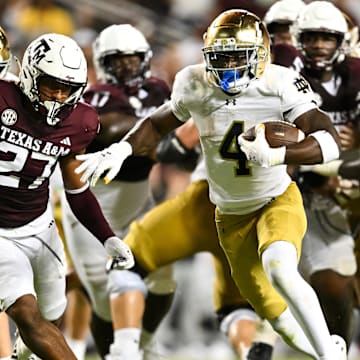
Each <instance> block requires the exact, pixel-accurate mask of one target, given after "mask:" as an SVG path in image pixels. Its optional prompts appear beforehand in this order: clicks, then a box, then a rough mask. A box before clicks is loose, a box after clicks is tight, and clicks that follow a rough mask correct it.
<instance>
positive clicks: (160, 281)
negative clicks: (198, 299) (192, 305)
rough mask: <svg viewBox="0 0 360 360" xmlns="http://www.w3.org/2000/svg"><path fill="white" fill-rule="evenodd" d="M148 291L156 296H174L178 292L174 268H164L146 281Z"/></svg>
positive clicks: (149, 276)
mask: <svg viewBox="0 0 360 360" xmlns="http://www.w3.org/2000/svg"><path fill="white" fill-rule="evenodd" d="M145 284H146V286H147V289H148V290H149V291H150V292H152V293H153V294H156V295H166V294H172V293H174V292H175V290H176V281H175V280H174V278H173V272H172V267H170V266H165V267H162V268H160V269H158V270H156V271H154V272H152V273H151V274H149V275H148V276H147V277H146V279H145Z"/></svg>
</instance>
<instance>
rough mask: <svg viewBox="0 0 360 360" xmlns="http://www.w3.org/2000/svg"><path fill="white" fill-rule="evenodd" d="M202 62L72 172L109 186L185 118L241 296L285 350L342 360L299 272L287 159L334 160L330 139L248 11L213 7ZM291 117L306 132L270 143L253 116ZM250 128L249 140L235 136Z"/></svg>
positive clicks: (303, 87) (308, 97)
mask: <svg viewBox="0 0 360 360" xmlns="http://www.w3.org/2000/svg"><path fill="white" fill-rule="evenodd" d="M204 39H205V40H204V42H205V44H204V48H203V53H204V57H205V63H203V64H197V65H193V66H188V67H186V68H184V69H183V70H181V71H180V72H179V73H178V74H177V76H176V79H175V82H174V86H173V91H172V98H171V101H170V102H168V103H167V104H165V105H163V106H161V107H160V108H159V109H157V110H156V111H155V112H154V113H152V114H151V115H150V116H149V117H146V118H144V119H143V120H141V121H139V122H138V123H137V124H136V125H135V127H134V128H133V129H131V130H130V131H129V133H128V134H127V135H125V137H124V138H123V139H122V141H120V142H118V143H114V144H113V145H111V146H110V147H109V148H107V149H105V150H103V151H101V152H97V153H94V154H86V155H81V156H79V157H78V159H80V160H83V164H82V165H80V166H79V167H78V168H77V169H76V170H75V171H76V172H78V173H82V179H83V181H87V180H88V179H89V178H91V183H92V185H95V183H96V181H97V180H98V178H99V177H100V175H101V174H102V173H103V172H104V171H105V170H107V173H106V176H105V178H104V180H105V182H110V181H111V180H112V179H113V177H114V176H115V175H116V174H117V172H118V171H119V169H120V168H121V166H122V163H123V161H124V159H126V158H127V157H128V156H130V155H131V154H139V153H141V154H146V153H148V152H149V151H151V149H153V148H154V147H155V146H156V145H157V143H158V141H159V139H160V138H161V137H163V136H164V135H165V134H166V133H168V132H169V131H171V130H172V129H174V128H176V127H178V126H180V125H181V124H182V123H183V122H184V121H187V120H188V119H190V118H192V119H193V120H194V122H195V125H196V127H197V129H198V131H199V136H200V142H201V146H202V150H203V154H204V158H205V163H206V169H207V174H208V181H209V188H210V199H211V201H212V202H213V203H215V204H216V212H215V220H216V226H217V231H218V236H219V241H220V243H221V246H222V248H223V249H224V251H225V254H226V256H227V259H228V261H229V264H230V267H231V271H232V276H233V278H234V280H235V282H236V284H237V286H238V288H239V290H240V291H241V293H242V295H243V296H244V297H245V298H246V299H247V300H248V301H249V302H250V304H251V305H252V306H253V307H254V309H255V311H256V312H257V313H258V315H259V316H261V317H263V318H266V319H268V320H269V322H270V323H271V325H272V326H273V328H274V329H275V330H276V331H277V332H278V333H279V334H280V335H281V336H282V338H283V339H284V340H285V341H286V342H287V343H288V344H289V345H291V346H292V347H293V348H294V349H297V350H298V351H300V352H303V353H306V354H309V355H310V356H312V357H313V358H314V359H322V360H335V359H336V360H340V359H346V358H347V355H346V345H345V342H344V340H343V339H342V338H340V337H338V336H336V335H330V333H329V330H328V328H327V325H326V322H325V319H324V316H323V313H322V311H321V307H320V304H319V301H318V298H317V297H316V294H315V292H314V291H313V289H312V288H311V286H310V285H309V284H308V283H306V281H305V280H304V279H303V278H302V277H301V275H300V274H299V272H298V269H297V265H298V259H299V257H300V254H301V242H302V238H303V236H304V233H305V230H306V216H305V212H304V208H303V205H302V198H301V195H300V192H299V190H298V188H297V186H296V184H295V183H294V182H292V181H291V179H290V177H289V175H288V173H287V167H286V164H315V163H321V162H327V161H331V160H333V159H336V158H338V156H339V151H340V150H339V139H338V136H337V133H336V130H335V128H334V126H333V125H332V123H331V121H330V119H329V117H328V116H327V115H326V114H325V113H323V112H322V111H320V110H319V109H318V108H317V106H316V104H315V102H314V98H313V93H312V91H311V89H310V87H309V85H308V83H307V82H306V81H305V80H304V79H303V78H302V77H300V76H299V74H298V73H296V72H294V71H292V70H289V69H287V68H285V67H280V66H276V65H273V64H271V63H270V61H269V56H270V38H269V34H268V32H267V30H266V27H265V25H264V24H263V23H262V21H261V20H260V19H259V18H258V17H257V16H256V15H254V14H252V13H250V12H248V11H246V10H242V9H233V10H229V11H225V12H223V13H221V14H220V15H219V16H218V17H217V18H215V20H214V21H213V22H212V23H211V24H210V26H209V28H208V30H207V32H206V34H205V36H204ZM274 119H279V120H280V119H281V120H285V121H288V122H291V123H294V124H295V125H296V126H297V127H299V128H300V129H302V130H303V132H304V133H305V134H306V137H305V139H304V140H303V141H301V142H300V143H297V144H293V145H289V146H286V147H285V146H282V147H279V148H270V147H269V145H268V143H267V141H266V138H265V133H264V127H263V126H261V123H262V122H265V121H269V120H274ZM252 126H256V139H255V140H254V141H247V140H245V139H244V138H243V137H242V133H243V132H244V131H246V130H247V129H249V128H250V127H252Z"/></svg>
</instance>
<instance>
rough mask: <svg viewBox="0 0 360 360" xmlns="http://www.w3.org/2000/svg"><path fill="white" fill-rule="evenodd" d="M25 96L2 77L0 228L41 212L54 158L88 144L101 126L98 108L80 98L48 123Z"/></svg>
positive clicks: (59, 157) (8, 226) (0, 93)
mask: <svg viewBox="0 0 360 360" xmlns="http://www.w3.org/2000/svg"><path fill="white" fill-rule="evenodd" d="M26 101H28V100H27V98H26V97H25V96H24V95H23V93H22V92H21V90H20V88H19V87H18V86H17V85H15V84H14V83H10V82H6V81H1V80H0V199H1V200H0V228H16V227H20V226H23V225H26V224H27V223H29V222H31V221H32V220H34V219H36V218H37V217H39V216H40V215H41V214H43V213H44V212H45V210H46V208H47V204H48V199H49V178H50V176H51V174H52V172H53V170H54V168H55V165H56V163H57V162H58V160H59V159H61V158H64V157H66V156H69V155H70V154H72V153H74V152H77V151H79V150H81V149H84V148H86V147H87V146H88V144H89V143H90V142H91V141H92V140H93V138H94V137H95V136H96V134H97V131H98V128H99V120H98V115H97V113H96V111H95V110H94V109H93V108H92V107H90V106H89V105H86V104H84V103H78V105H77V106H76V107H75V108H74V110H73V111H72V112H71V114H70V115H68V116H67V117H65V118H64V119H63V120H61V121H60V122H59V123H58V124H57V125H56V126H49V125H47V124H46V121H45V120H44V119H42V120H41V119H40V118H39V113H36V112H35V111H30V110H28V111H27V110H25V103H26ZM27 105H28V106H29V105H30V104H29V103H28V104H27ZM30 109H31V110H32V108H31V105H30Z"/></svg>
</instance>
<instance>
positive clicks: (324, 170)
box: [300, 160, 343, 176]
mask: <svg viewBox="0 0 360 360" xmlns="http://www.w3.org/2000/svg"><path fill="white" fill-rule="evenodd" d="M342 163H343V161H342V160H333V161H329V162H327V163H325V164H316V165H301V166H300V171H302V172H308V171H313V172H314V173H317V174H319V175H322V176H333V175H337V174H338V173H339V167H340V165H341V164H342Z"/></svg>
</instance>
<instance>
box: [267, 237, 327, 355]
mask: <svg viewBox="0 0 360 360" xmlns="http://www.w3.org/2000/svg"><path fill="white" fill-rule="evenodd" d="M262 263H263V266H264V270H265V272H266V274H267V276H268V278H269V280H270V281H271V283H272V285H273V286H274V288H275V289H276V290H277V291H278V292H279V294H280V295H282V297H283V298H284V299H285V301H286V302H287V304H288V306H289V308H288V309H287V310H285V311H284V312H283V313H282V314H281V315H280V316H279V317H278V318H277V319H273V320H272V321H270V323H271V325H272V326H273V328H274V329H276V331H277V332H278V333H279V334H281V335H282V337H283V339H284V341H286V342H287V343H288V345H290V346H293V347H295V348H297V349H299V350H301V351H303V352H305V353H307V354H309V355H310V356H315V357H316V356H317V357H321V356H325V355H326V356H329V355H330V354H331V348H332V341H331V337H330V333H329V330H328V327H327V324H326V321H325V317H324V315H323V312H322V309H321V307H320V303H319V300H318V298H317V296H316V293H315V291H314V290H313V288H312V287H311V286H310V285H309V284H308V283H307V282H306V281H305V280H304V279H303V278H302V277H301V275H300V274H299V272H298V270H297V252H296V248H295V246H294V245H293V244H291V243H289V242H286V241H276V242H274V243H272V244H271V245H269V247H268V248H267V249H265V251H264V252H263V254H262ZM274 264H276V266H273V265H274ZM305 334H306V335H305Z"/></svg>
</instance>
